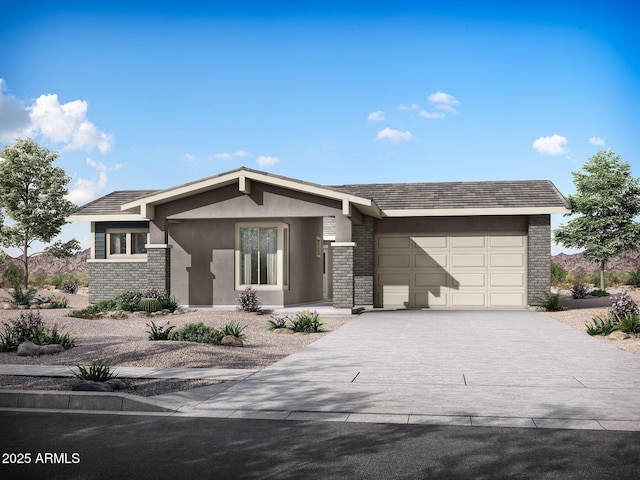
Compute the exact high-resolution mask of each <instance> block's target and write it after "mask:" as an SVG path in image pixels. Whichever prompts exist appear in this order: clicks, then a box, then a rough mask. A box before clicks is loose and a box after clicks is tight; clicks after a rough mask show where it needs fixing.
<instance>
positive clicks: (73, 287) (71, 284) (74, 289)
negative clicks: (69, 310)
mask: <svg viewBox="0 0 640 480" xmlns="http://www.w3.org/2000/svg"><path fill="white" fill-rule="evenodd" d="M62 291H63V292H64V293H70V294H72V295H73V294H76V293H78V282H76V281H75V280H73V279H71V278H70V279H68V280H65V282H64V283H63V284H62Z"/></svg>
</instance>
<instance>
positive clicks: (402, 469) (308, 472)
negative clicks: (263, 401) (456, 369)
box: [0, 411, 640, 480]
mask: <svg viewBox="0 0 640 480" xmlns="http://www.w3.org/2000/svg"><path fill="white" fill-rule="evenodd" d="M638 452H640V432H615V431H593V430H546V429H516V428H488V427H486V428H485V427H434V426H420V425H390V424H366V423H338V422H335V423H334V422H317V423H315V422H295V421H271V420H241V419H233V420H229V419H216V418H186V417H169V416H142V415H110V414H101V415H96V414H85V413H38V412H27V411H21V412H6V411H3V412H0V453H1V455H2V458H1V459H0V460H1V463H0V478H2V479H32V478H33V479H36V478H37V479H47V480H52V479H102V478H104V479H107V478H108V479H132V480H133V479H181V478H187V479H189V480H191V479H201V478H202V479H205V478H207V479H208V478H212V479H236V478H256V479H270V478H274V479H290V478H291V479H309V480H314V479H323V480H324V479H426V478H472V479H499V478H535V479H546V478H553V479H558V478H561V479H599V480H601V479H608V478H611V479H616V480H622V479H638V478H639V477H640V456H639V454H638ZM26 454H29V455H28V457H29V460H28V461H29V463H22V464H18V463H16V462H18V461H19V460H20V459H22V461H23V462H27V455H26Z"/></svg>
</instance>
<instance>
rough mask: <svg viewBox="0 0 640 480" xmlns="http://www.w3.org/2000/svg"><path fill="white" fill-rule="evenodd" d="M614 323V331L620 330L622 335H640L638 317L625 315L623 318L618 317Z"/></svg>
mask: <svg viewBox="0 0 640 480" xmlns="http://www.w3.org/2000/svg"><path fill="white" fill-rule="evenodd" d="M615 323H616V330H620V331H621V332H624V333H640V316H638V315H636V314H633V313H627V314H625V316H624V317H618V318H617V321H616V322H615Z"/></svg>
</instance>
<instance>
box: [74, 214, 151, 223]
mask: <svg viewBox="0 0 640 480" xmlns="http://www.w3.org/2000/svg"><path fill="white" fill-rule="evenodd" d="M148 220H149V219H148V218H145V217H143V216H142V215H132V214H122V215H118V214H114V215H97V214H95V215H69V216H68V217H66V221H67V222H139V221H148Z"/></svg>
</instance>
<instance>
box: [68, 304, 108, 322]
mask: <svg viewBox="0 0 640 480" xmlns="http://www.w3.org/2000/svg"><path fill="white" fill-rule="evenodd" d="M67 316H68V317H72V318H83V319H85V320H95V319H97V318H102V313H101V312H96V311H94V310H93V309H91V308H89V307H87V308H83V309H82V310H71V311H70V312H69V313H68V314H67Z"/></svg>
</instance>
